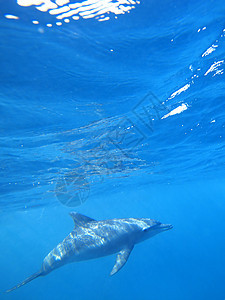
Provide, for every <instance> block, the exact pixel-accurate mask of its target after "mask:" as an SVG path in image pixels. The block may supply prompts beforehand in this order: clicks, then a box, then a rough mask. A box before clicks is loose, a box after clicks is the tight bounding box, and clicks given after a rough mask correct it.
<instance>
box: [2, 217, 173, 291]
mask: <svg viewBox="0 0 225 300" xmlns="http://www.w3.org/2000/svg"><path fill="white" fill-rule="evenodd" d="M70 216H71V217H72V218H73V221H74V229H73V231H72V232H71V233H70V234H69V235H68V236H67V237H66V238H65V239H64V240H63V241H62V242H61V243H59V244H58V245H57V246H56V247H55V248H54V249H53V250H52V251H51V252H49V254H48V255H47V256H46V257H45V258H44V260H43V263H42V267H41V269H40V271H38V272H37V273H35V274H33V275H31V276H30V277H28V278H27V279H25V280H24V281H23V282H21V283H19V284H18V285H16V286H14V287H13V288H11V289H9V290H7V291H6V292H7V293H8V292H11V291H13V290H15V289H17V288H19V287H21V286H23V285H25V284H27V283H28V282H30V281H31V280H33V279H35V278H37V277H39V276H45V275H47V274H48V273H50V272H51V271H53V270H55V269H57V268H59V267H61V266H63V265H65V264H67V263H71V262H78V261H83V260H88V259H94V258H99V257H103V256H107V255H111V254H114V253H118V254H117V258H116V262H115V264H114V266H113V269H112V271H111V273H110V275H114V274H116V273H117V272H118V271H119V270H120V269H121V268H122V267H123V266H124V265H125V263H126V262H127V260H128V257H129V255H130V253H131V251H132V249H133V248H134V245H135V244H138V243H140V242H142V241H144V240H146V239H149V238H151V237H153V236H154V235H156V234H158V233H160V232H163V231H166V230H169V229H172V228H173V226H172V225H170V224H162V223H160V222H158V221H156V220H153V219H147V218H127V219H112V220H104V221H96V220H94V219H92V218H89V217H86V216H84V215H82V214H79V213H77V212H71V213H70Z"/></svg>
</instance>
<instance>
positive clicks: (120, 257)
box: [110, 246, 134, 276]
mask: <svg viewBox="0 0 225 300" xmlns="http://www.w3.org/2000/svg"><path fill="white" fill-rule="evenodd" d="M133 248H134V246H131V247H129V248H126V249H123V250H121V251H120V252H119V253H118V254H117V257H116V263H115V265H114V266H113V269H112V271H111V273H110V275H111V276H112V275H114V274H116V273H117V272H118V271H119V270H120V269H121V268H122V267H123V266H124V265H125V263H126V262H127V260H128V257H129V255H130V253H131V251H132V250H133Z"/></svg>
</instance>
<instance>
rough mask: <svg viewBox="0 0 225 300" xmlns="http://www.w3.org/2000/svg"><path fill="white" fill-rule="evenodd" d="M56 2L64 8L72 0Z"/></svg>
mask: <svg viewBox="0 0 225 300" xmlns="http://www.w3.org/2000/svg"><path fill="white" fill-rule="evenodd" d="M55 2H56V4H58V5H59V6H63V5H65V4H67V3H69V2H70V0H56V1H55Z"/></svg>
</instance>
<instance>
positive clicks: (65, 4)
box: [17, 0, 140, 22]
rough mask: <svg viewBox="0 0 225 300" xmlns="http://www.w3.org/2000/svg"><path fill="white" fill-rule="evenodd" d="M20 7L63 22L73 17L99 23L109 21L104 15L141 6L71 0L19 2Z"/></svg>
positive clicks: (125, 0) (130, 0) (127, 0)
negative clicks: (29, 7)
mask: <svg viewBox="0 0 225 300" xmlns="http://www.w3.org/2000/svg"><path fill="white" fill-rule="evenodd" d="M17 4H18V5H20V6H26V7H28V6H32V5H34V6H35V7H36V9H38V10H40V11H42V12H48V13H49V14H51V15H55V16H56V18H57V19H59V20H63V19H67V18H69V17H72V18H73V19H74V20H78V19H79V17H80V16H81V17H82V18H84V19H90V18H95V19H97V20H98V21H99V22H101V21H107V20H109V19H110V17H108V16H107V17H105V16H103V15H104V14H109V13H112V14H115V15H121V14H125V13H128V12H130V10H132V9H134V8H135V5H137V4H140V1H137V0H83V1H79V2H76V3H71V4H70V0H55V1H54V0H17Z"/></svg>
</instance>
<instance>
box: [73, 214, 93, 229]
mask: <svg viewBox="0 0 225 300" xmlns="http://www.w3.org/2000/svg"><path fill="white" fill-rule="evenodd" d="M70 216H71V217H72V218H73V221H74V225H75V226H82V225H84V224H85V223H90V222H93V221H96V220H94V219H92V218H89V217H86V216H84V215H82V214H79V213H77V212H71V213H70Z"/></svg>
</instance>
